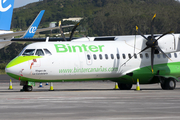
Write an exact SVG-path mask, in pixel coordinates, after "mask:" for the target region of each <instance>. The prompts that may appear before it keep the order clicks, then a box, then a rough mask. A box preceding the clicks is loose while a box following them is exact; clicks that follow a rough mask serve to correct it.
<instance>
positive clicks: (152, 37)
mask: <svg viewBox="0 0 180 120" xmlns="http://www.w3.org/2000/svg"><path fill="white" fill-rule="evenodd" d="M155 17H156V14H154V16H153V18H152V21H151V39H154V35H153V34H154V19H155Z"/></svg>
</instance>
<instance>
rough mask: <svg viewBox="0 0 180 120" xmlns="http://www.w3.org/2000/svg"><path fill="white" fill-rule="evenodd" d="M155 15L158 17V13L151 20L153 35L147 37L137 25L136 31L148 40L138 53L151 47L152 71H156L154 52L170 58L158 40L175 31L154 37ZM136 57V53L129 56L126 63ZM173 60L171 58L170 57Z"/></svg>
mask: <svg viewBox="0 0 180 120" xmlns="http://www.w3.org/2000/svg"><path fill="white" fill-rule="evenodd" d="M155 17H156V14H154V16H153V18H152V21H151V36H148V37H145V36H144V35H143V34H142V32H141V31H140V30H139V28H138V27H137V26H136V31H137V32H138V33H139V34H140V35H141V36H142V37H143V38H144V39H146V40H147V42H146V47H145V48H144V49H143V50H141V51H140V52H139V53H138V54H140V53H142V52H143V51H145V50H147V49H149V48H151V71H152V73H153V72H154V70H153V65H154V54H155V53H157V52H158V53H159V51H160V52H161V53H162V54H163V55H165V56H166V57H167V58H168V59H170V58H169V57H168V56H167V55H166V54H165V53H164V52H163V51H162V50H161V48H160V47H159V45H158V40H159V39H161V38H162V37H163V36H165V35H167V34H171V33H173V31H169V32H166V33H164V34H162V35H161V36H160V37H158V39H156V38H155V37H154V20H155ZM133 57H134V55H133V56H132V57H131V58H129V59H128V60H127V61H126V62H125V63H124V64H126V63H127V62H128V61H129V60H130V59H132V58H133ZM170 60H171V59H170ZM124 64H123V65H124Z"/></svg>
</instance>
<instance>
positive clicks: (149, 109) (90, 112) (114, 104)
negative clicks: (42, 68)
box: [0, 81, 180, 120]
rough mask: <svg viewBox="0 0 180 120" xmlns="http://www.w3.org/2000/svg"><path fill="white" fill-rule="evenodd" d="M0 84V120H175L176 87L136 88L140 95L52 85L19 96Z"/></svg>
mask: <svg viewBox="0 0 180 120" xmlns="http://www.w3.org/2000/svg"><path fill="white" fill-rule="evenodd" d="M8 85H9V84H8V83H0V120H25V119H26V120H169V119H171V120H179V119H180V83H177V88H176V89H175V90H162V89H161V88H160V85H158V84H153V85H140V88H141V91H135V88H136V86H133V89H132V90H124V91H121V90H113V88H114V85H115V84H114V83H113V82H109V81H104V82H66V83H54V84H53V87H54V91H49V88H50V86H49V85H48V86H45V83H43V87H42V88H38V86H39V84H38V83H37V84H36V86H35V87H34V89H33V91H32V92H20V89H21V88H22V87H21V86H19V84H18V83H13V90H8Z"/></svg>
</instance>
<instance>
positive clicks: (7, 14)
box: [0, 0, 14, 30]
mask: <svg viewBox="0 0 180 120" xmlns="http://www.w3.org/2000/svg"><path fill="white" fill-rule="evenodd" d="M13 6H14V0H0V30H10V27H11V20H12V14H13Z"/></svg>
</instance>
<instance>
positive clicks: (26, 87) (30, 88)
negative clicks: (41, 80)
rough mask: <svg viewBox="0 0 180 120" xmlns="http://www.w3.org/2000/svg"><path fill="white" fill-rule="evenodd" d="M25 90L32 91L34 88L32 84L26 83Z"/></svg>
mask: <svg viewBox="0 0 180 120" xmlns="http://www.w3.org/2000/svg"><path fill="white" fill-rule="evenodd" d="M23 90H24V91H32V90H33V88H32V86H29V85H24V86H23Z"/></svg>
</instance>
